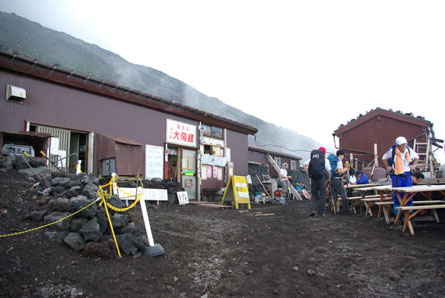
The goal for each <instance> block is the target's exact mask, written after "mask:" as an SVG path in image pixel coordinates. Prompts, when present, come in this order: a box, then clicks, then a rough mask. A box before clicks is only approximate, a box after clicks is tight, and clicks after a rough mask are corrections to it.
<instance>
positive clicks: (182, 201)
mask: <svg viewBox="0 0 445 298" xmlns="http://www.w3.org/2000/svg"><path fill="white" fill-rule="evenodd" d="M176 194H177V196H178V202H179V205H186V204H188V203H189V197H188V195H187V192H186V191H178V192H177V193H176Z"/></svg>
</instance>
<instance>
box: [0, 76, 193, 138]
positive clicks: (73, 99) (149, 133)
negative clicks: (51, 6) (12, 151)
mask: <svg viewBox="0 0 445 298" xmlns="http://www.w3.org/2000/svg"><path fill="white" fill-rule="evenodd" d="M6 84H10V85H14V86H18V87H22V88H25V89H26V91H27V98H26V100H25V102H24V103H23V104H16V103H11V102H6V101H5V100H1V101H0V127H1V129H2V130H5V131H20V130H24V129H25V121H29V122H33V123H38V124H44V125H48V126H55V127H63V128H68V129H71V130H79V131H84V132H91V131H94V132H97V133H102V134H108V135H114V136H126V137H127V138H129V139H133V140H136V141H138V142H140V143H142V144H150V145H155V146H163V145H164V141H165V133H166V132H165V131H166V119H167V118H170V119H173V120H178V121H182V122H185V123H190V124H193V125H198V122H197V121H193V120H190V119H187V118H181V117H177V116H174V115H169V114H167V113H163V112H160V111H156V110H152V109H147V108H144V107H141V106H138V105H134V104H130V103H126V102H122V101H118V100H114V99H111V98H108V97H105V96H101V95H97V94H94V93H90V92H86V91H83V90H78V89H74V88H67V87H64V86H61V85H58V84H56V83H52V82H48V81H43V80H38V79H35V78H31V77H27V76H22V75H16V74H14V73H10V72H6V71H3V70H0V94H2V95H4V94H5V92H6V91H5V88H6Z"/></svg>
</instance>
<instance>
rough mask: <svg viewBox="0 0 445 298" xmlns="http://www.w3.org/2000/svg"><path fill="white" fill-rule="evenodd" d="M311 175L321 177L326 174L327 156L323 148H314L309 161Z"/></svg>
mask: <svg viewBox="0 0 445 298" xmlns="http://www.w3.org/2000/svg"><path fill="white" fill-rule="evenodd" d="M308 170H309V177H311V178H312V179H320V178H323V177H324V175H325V172H326V171H325V158H324V152H323V151H322V150H312V152H311V160H310V162H309V169H308Z"/></svg>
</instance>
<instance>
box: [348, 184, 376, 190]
mask: <svg viewBox="0 0 445 298" xmlns="http://www.w3.org/2000/svg"><path fill="white" fill-rule="evenodd" d="M379 185H380V184H376V183H368V184H348V185H346V187H345V188H346V189H355V188H357V189H362V188H364V187H372V186H379Z"/></svg>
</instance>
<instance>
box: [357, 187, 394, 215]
mask: <svg viewBox="0 0 445 298" xmlns="http://www.w3.org/2000/svg"><path fill="white" fill-rule="evenodd" d="M364 185H366V184H364ZM391 189H392V186H391V185H389V184H388V185H378V184H376V185H374V186H369V187H361V188H358V189H357V190H358V191H360V192H362V197H363V198H365V196H366V192H368V191H375V192H376V193H378V194H379V196H380V200H379V201H377V202H383V201H385V198H386V195H385V192H387V191H391ZM368 214H369V215H371V216H372V212H371V209H370V206H368V205H366V213H365V215H368ZM380 216H382V205H379V212H378V214H377V217H380Z"/></svg>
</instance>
